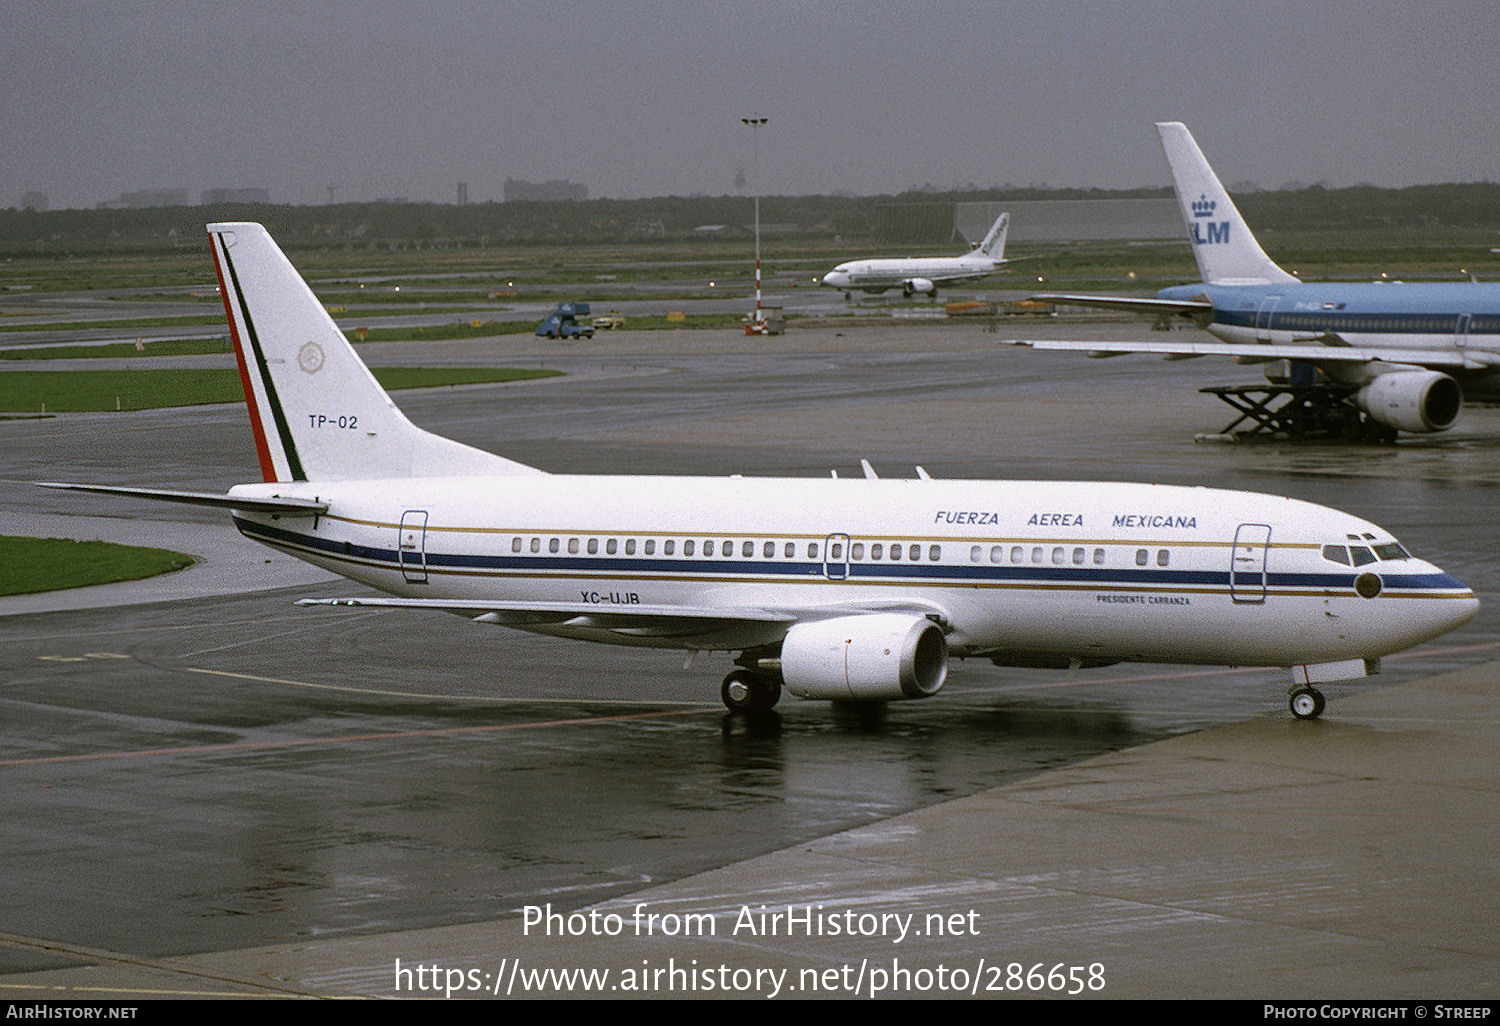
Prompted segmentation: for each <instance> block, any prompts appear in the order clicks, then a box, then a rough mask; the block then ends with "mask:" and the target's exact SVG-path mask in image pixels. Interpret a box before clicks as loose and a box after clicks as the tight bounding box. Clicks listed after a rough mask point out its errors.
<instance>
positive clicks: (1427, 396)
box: [1354, 370, 1464, 435]
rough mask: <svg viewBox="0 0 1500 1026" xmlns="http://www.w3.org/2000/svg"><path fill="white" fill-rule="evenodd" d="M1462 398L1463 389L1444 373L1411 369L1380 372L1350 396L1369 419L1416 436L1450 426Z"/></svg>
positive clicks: (1456, 417) (1442, 429)
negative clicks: (1388, 372) (1352, 396)
mask: <svg viewBox="0 0 1500 1026" xmlns="http://www.w3.org/2000/svg"><path fill="white" fill-rule="evenodd" d="M1463 400H1464V397H1463V390H1462V389H1460V388H1459V387H1458V382H1457V381H1454V380H1453V379H1452V378H1450V377H1449V376H1448V375H1446V374H1443V373H1441V372H1439V371H1415V370H1413V371H1394V372H1392V373H1390V374H1382V375H1380V376H1379V377H1377V378H1376V379H1375V380H1374V381H1372V382H1370V383H1369V384H1368V385H1366V386H1365V387H1364V388H1362V389H1360V390H1359V392H1358V393H1357V394H1356V395H1355V396H1354V402H1355V405H1357V406H1358V407H1359V408H1360V409H1361V410H1364V411H1365V413H1366V414H1368V415H1369V416H1370V418H1371V419H1373V420H1377V421H1379V422H1380V423H1382V424H1384V425H1385V426H1386V427H1392V428H1395V429H1396V430H1397V431H1408V432H1410V433H1412V434H1418V435H1420V434H1429V433H1431V432H1434V431H1447V430H1448V429H1449V428H1451V427H1452V426H1453V425H1454V423H1455V422H1456V421H1457V420H1458V413H1459V409H1460V408H1461V407H1462V406H1463Z"/></svg>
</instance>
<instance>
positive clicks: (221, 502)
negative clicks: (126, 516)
mask: <svg viewBox="0 0 1500 1026" xmlns="http://www.w3.org/2000/svg"><path fill="white" fill-rule="evenodd" d="M37 485H38V487H41V488H61V489H64V490H66V491H73V492H98V493H99V494H101V495H128V496H130V497H131V498H133V499H152V500H155V501H158V502H180V503H183V504H185V505H189V506H212V507H215V508H218V509H242V510H248V511H252V512H256V513H327V512H328V503H326V502H322V501H320V500H317V499H293V498H282V497H280V496H267V497H266V498H263V499H251V498H247V497H245V496H234V495H220V494H218V493H217V492H178V491H172V490H170V489H166V488H123V487H119V486H117V485H87V484H63V483H60V482H56V481H38V482H37Z"/></svg>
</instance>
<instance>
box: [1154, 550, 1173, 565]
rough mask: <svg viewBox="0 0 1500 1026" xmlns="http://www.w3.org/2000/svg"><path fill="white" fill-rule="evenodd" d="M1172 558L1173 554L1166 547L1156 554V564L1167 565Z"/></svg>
mask: <svg viewBox="0 0 1500 1026" xmlns="http://www.w3.org/2000/svg"><path fill="white" fill-rule="evenodd" d="M1171 558H1172V557H1171V554H1170V553H1168V552H1167V550H1166V549H1162V550H1161V551H1160V552H1158V553H1157V554H1156V565H1157V566H1166V565H1167V563H1168V561H1169V560H1170V559H1171Z"/></svg>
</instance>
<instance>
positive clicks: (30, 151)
mask: <svg viewBox="0 0 1500 1026" xmlns="http://www.w3.org/2000/svg"><path fill="white" fill-rule="evenodd" d="M1231 12H1232V13H1231ZM5 30H6V32H5V36H6V42H7V45H6V47H5V51H6V53H5V57H4V60H3V61H0V96H3V98H4V102H3V104H0V140H3V143H0V206H13V205H18V204H19V202H20V199H21V195H22V193H24V192H26V191H30V190H38V191H42V192H45V193H46V194H47V195H48V197H49V199H50V202H51V205H52V207H53V208H54V209H57V208H61V207H83V206H93V205H95V204H97V203H99V202H101V201H104V200H109V199H113V198H116V197H118V196H119V195H120V194H121V193H123V192H133V191H138V190H143V189H167V188H176V189H186V190H188V193H189V196H190V199H191V201H192V202H196V201H197V199H198V194H199V192H200V191H202V190H204V189H209V188H263V189H267V190H269V191H270V194H271V199H272V201H273V202H280V203H304V204H305V203H322V202H326V201H327V199H328V196H329V192H328V187H329V186H330V185H334V186H337V187H338V190H337V192H336V193H335V194H334V195H335V198H336V199H337V200H339V201H349V200H373V199H379V198H394V197H405V198H408V199H413V200H434V201H439V202H452V201H453V199H454V196H455V189H456V185H457V183H458V182H467V183H468V184H469V197H470V199H471V200H474V201H481V200H488V199H500V198H501V196H502V190H503V186H504V182H505V179H506V178H507V177H513V178H522V179H528V180H531V181H544V180H548V179H558V178H560V179H569V180H571V181H574V182H580V183H582V184H584V185H586V186H587V187H588V189H589V195H590V196H591V197H599V196H606V197H623V198H634V197H639V196H661V195H688V194H693V193H706V194H709V195H723V194H734V193H736V192H738V191H744V192H745V194H747V195H748V194H749V193H750V191H751V190H752V189H753V187H754V183H753V181H752V182H751V183H750V185H749V186H747V187H746V188H745V189H744V190H738V189H736V185H735V174H736V171H737V170H739V169H740V168H743V169H744V170H745V172H746V175H747V176H750V177H751V178H752V179H753V169H754V163H755V161H754V157H753V154H752V133H751V130H750V129H748V128H746V127H745V126H744V125H742V124H741V123H740V118H742V117H748V116H750V115H752V114H755V113H759V114H761V115H762V116H765V117H768V118H770V123H769V124H767V125H766V126H764V127H763V128H761V129H760V131H759V157H760V159H759V167H760V183H761V186H762V191H763V192H765V193H766V194H768V195H769V194H778V193H779V194H787V195H800V194H811V193H828V192H836V191H846V192H850V193H853V194H856V195H877V194H883V193H891V192H899V191H901V190H903V189H907V188H910V187H911V186H914V185H916V186H921V185H924V184H927V183H931V184H933V185H936V186H939V187H944V188H946V187H950V186H953V185H955V184H958V185H967V184H969V183H974V184H976V185H979V186H989V185H995V184H1005V183H1014V184H1017V185H1029V184H1046V185H1051V186H1097V187H1101V188H1130V187H1136V186H1147V185H1165V184H1168V183H1169V181H1170V179H1169V178H1168V175H1167V170H1166V164H1165V161H1164V160H1163V158H1162V155H1161V151H1160V148H1159V146H1158V144H1157V142H1156V136H1155V132H1154V131H1153V130H1152V128H1151V123H1152V122H1153V121H1168V120H1170V121H1184V122H1186V123H1187V125H1188V127H1189V128H1190V129H1192V131H1193V132H1194V134H1195V135H1196V137H1197V139H1198V142H1199V144H1200V145H1201V146H1202V148H1203V150H1204V152H1205V153H1206V154H1207V155H1208V157H1209V159H1210V161H1212V162H1213V164H1214V166H1215V168H1216V169H1217V170H1218V171H1219V173H1220V175H1221V176H1222V177H1223V178H1224V180H1225V181H1226V182H1240V181H1245V180H1253V181H1255V182H1257V183H1259V184H1260V185H1262V186H1264V187H1277V186H1280V185H1281V184H1283V183H1285V182H1289V181H1302V182H1314V181H1320V180H1324V181H1327V182H1329V183H1330V184H1333V185H1348V184H1353V183H1356V182H1373V183H1375V184H1378V185H1387V186H1401V185H1411V184H1416V183H1424V182H1453V181H1477V180H1480V179H1490V180H1495V179H1500V173H1497V167H1496V165H1497V160H1500V116H1497V113H1496V112H1497V110H1500V3H1496V0H1449V2H1442V3H1439V2H1431V0H1401V2H1399V3H1397V2H1387V0H1368V2H1360V3H1352V4H1320V3H1311V2H1308V3H1283V2H1278V0H1242V2H1240V3H1237V4H1232V5H1231V4H1205V3H1202V2H1189V0H1156V2H1152V0H1113V2H1102V0H1101V2H1096V3H1046V2H1042V3H1036V2H1032V3H1000V2H997V0H987V2H967V0H946V2H938V3H913V2H912V0H843V2H835V3H829V2H822V3H818V2H809V0H800V2H796V3H792V2H787V0H758V2H730V0H639V2H631V0H614V2H605V0H592V2H576V0H488V2H468V0H425V2H418V0H402V2H395V0H334V2H329V0H316V2H313V0H281V2H260V0H247V2H240V3H235V4H199V3H188V2H185V0H50V2H49V3H47V4H45V5H44V4H40V3H24V4H22V5H18V7H17V8H14V9H12V10H10V11H8V12H7V14H6V18H5Z"/></svg>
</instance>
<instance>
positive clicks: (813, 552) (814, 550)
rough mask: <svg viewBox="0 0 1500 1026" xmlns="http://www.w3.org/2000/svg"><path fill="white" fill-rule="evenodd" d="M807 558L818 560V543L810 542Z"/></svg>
mask: <svg viewBox="0 0 1500 1026" xmlns="http://www.w3.org/2000/svg"><path fill="white" fill-rule="evenodd" d="M807 558H808V559H817V558H818V543H817V542H808V543H807Z"/></svg>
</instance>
